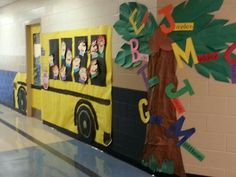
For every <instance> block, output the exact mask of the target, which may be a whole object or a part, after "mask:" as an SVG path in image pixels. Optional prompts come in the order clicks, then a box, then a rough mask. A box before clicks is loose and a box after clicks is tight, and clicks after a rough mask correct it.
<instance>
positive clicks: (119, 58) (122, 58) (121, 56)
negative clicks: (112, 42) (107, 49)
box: [115, 51, 125, 66]
mask: <svg viewBox="0 0 236 177" xmlns="http://www.w3.org/2000/svg"><path fill="white" fill-rule="evenodd" d="M115 63H116V64H118V65H120V66H122V65H123V64H125V55H124V52H123V51H119V52H118V54H117V55H116V58H115Z"/></svg>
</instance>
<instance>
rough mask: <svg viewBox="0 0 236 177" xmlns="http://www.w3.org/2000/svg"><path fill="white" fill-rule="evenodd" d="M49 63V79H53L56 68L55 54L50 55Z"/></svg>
mask: <svg viewBox="0 0 236 177" xmlns="http://www.w3.org/2000/svg"><path fill="white" fill-rule="evenodd" d="M48 63H49V78H50V79H53V70H52V68H53V66H54V54H50V55H49V57H48Z"/></svg>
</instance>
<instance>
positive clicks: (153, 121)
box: [150, 115, 163, 125]
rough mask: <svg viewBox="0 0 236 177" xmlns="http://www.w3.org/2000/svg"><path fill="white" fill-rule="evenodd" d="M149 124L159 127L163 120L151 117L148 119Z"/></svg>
mask: <svg viewBox="0 0 236 177" xmlns="http://www.w3.org/2000/svg"><path fill="white" fill-rule="evenodd" d="M150 123H152V124H158V125H161V124H162V123H163V118H162V117H160V116H155V115H152V116H151V118H150Z"/></svg>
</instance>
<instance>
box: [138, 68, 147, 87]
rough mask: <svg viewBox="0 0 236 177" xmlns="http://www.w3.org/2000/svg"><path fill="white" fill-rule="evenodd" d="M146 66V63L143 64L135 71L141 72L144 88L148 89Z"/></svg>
mask: <svg viewBox="0 0 236 177" xmlns="http://www.w3.org/2000/svg"><path fill="white" fill-rule="evenodd" d="M147 67H148V65H147V64H145V65H143V66H142V67H141V68H139V70H138V71H137V74H138V75H139V74H141V75H142V77H143V80H144V83H145V86H146V89H147V90H148V88H149V85H148V77H147V75H146V73H145V69H146V68H147Z"/></svg>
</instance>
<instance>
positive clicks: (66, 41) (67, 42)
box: [60, 38, 72, 67]
mask: <svg viewBox="0 0 236 177" xmlns="http://www.w3.org/2000/svg"><path fill="white" fill-rule="evenodd" d="M68 49H72V38H62V39H61V51H60V52H61V67H62V66H66V53H67V51H68Z"/></svg>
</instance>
